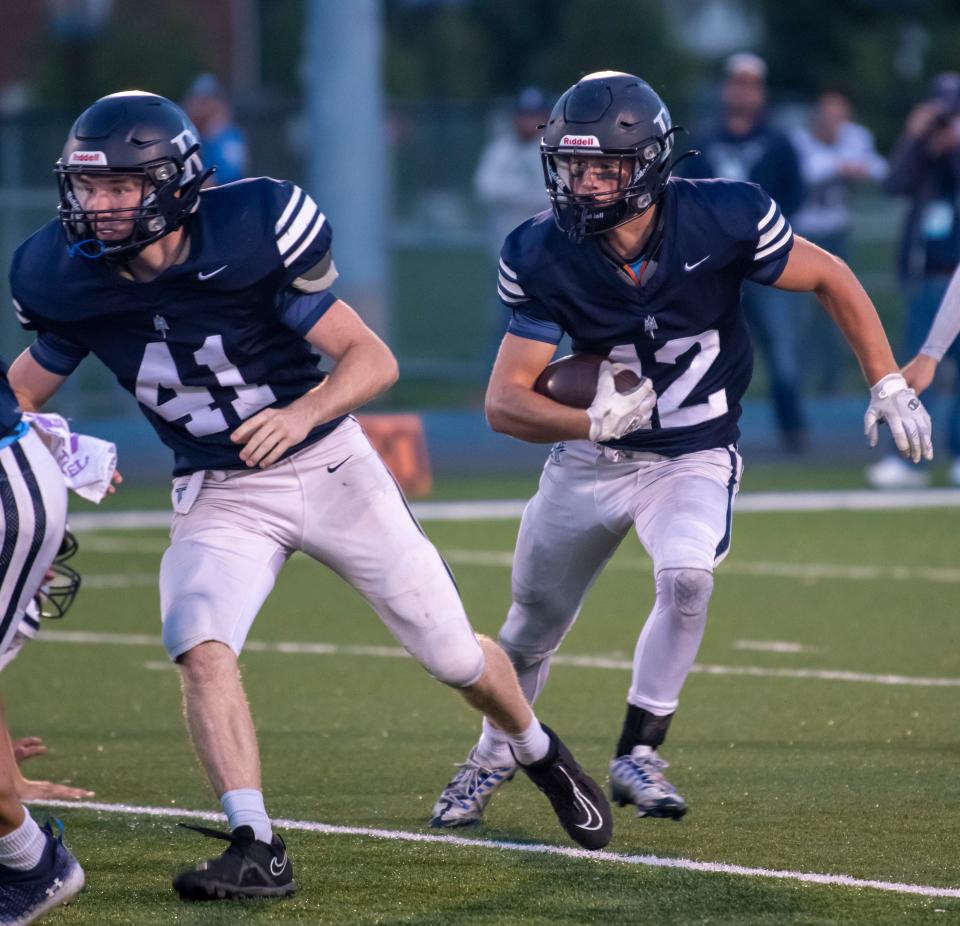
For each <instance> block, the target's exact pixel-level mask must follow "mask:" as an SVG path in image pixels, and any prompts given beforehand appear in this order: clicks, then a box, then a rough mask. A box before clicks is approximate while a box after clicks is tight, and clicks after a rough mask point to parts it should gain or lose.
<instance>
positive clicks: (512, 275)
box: [500, 257, 517, 283]
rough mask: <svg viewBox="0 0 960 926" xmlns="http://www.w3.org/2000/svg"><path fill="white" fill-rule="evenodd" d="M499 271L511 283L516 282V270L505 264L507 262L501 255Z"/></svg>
mask: <svg viewBox="0 0 960 926" xmlns="http://www.w3.org/2000/svg"><path fill="white" fill-rule="evenodd" d="M500 273H502V274H503V276H505V277H506V278H507V279H508V280H510V282H511V283H516V282H517V274H516V272H515V271H514V270H513V269H512V268H511V267H510V265H509V264H507V262H506V261H505V260H504V259H503V258H502V257H501V258H500Z"/></svg>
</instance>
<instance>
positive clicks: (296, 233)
mask: <svg viewBox="0 0 960 926" xmlns="http://www.w3.org/2000/svg"><path fill="white" fill-rule="evenodd" d="M319 211H320V210H319V209H318V208H317V204H316V203H315V202H314V201H313V200H312V199H311V198H310V197H309V196H307V195H306V194H304V197H303V205H302V206H300V208H299V209H298V210H297V212H296V213H295V214H294V218H293V221H292V222H291V223H290V227H289V228H288V229H287V230H286V231H285V232H284V233H283V234H282V235H280V236H279V237H278V238H277V248H278V249H279V251H280V253H281V254H282V255H283V256H284V263H286V262H287V261H286V255H287V254H288V253H289V252H290V251H291V250H292V249H293V247H294V245H295V244H296V243H297V242H298V241H299V240H300V237H301V236H302V235H303V233H304V232H305V231H306V230H307V229H308V228H309V227H310V226H311V224H313V220H314V219H315V218H316V217H317V214H318V213H319Z"/></svg>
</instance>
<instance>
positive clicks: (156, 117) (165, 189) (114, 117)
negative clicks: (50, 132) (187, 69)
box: [55, 90, 213, 260]
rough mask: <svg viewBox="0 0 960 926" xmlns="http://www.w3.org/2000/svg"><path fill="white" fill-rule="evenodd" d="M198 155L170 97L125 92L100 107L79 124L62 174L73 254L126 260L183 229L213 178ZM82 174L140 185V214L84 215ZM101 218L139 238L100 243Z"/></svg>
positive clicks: (193, 135)
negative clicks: (77, 183)
mask: <svg viewBox="0 0 960 926" xmlns="http://www.w3.org/2000/svg"><path fill="white" fill-rule="evenodd" d="M199 151H200V143H199V141H198V135H197V130H196V129H195V128H194V126H193V123H192V122H191V121H190V120H189V119H188V118H187V116H186V114H185V113H184V112H183V110H182V109H180V107H179V106H177V105H176V104H175V103H172V102H170V100H168V99H166V98H165V97H162V96H157V95H155V94H153V93H144V92H143V91H141V90H125V91H123V92H121V93H113V94H111V95H110V96H105V97H103V98H101V99H99V100H97V102H96V103H94V104H93V105H92V106H90V107H89V108H88V109H86V110H85V111H84V112H83V113H81V114H80V117H79V118H78V119H77V121H76V122H75V123H74V124H73V128H71V129H70V134H69V135H68V136H67V142H66V144H65V145H64V147H63V154H62V156H61V157H60V160H59V161H57V165H56V168H55V172H56V174H57V180H58V183H59V186H60V208H59V210H58V212H59V216H60V223H61V225H62V226H63V230H64V232H65V233H66V236H67V240H68V241H69V242H70V245H71V251H72V253H75V254H81V255H82V256H84V257H107V258H120V259H124V260H127V259H129V258H131V257H133V256H135V255H136V254H138V253H139V252H140V251H142V250H143V249H144V248H145V247H146V246H147V245H148V244H152V243H153V242H154V241H157V240H158V239H159V238H162V237H163V236H164V235H167V234H169V233H170V232H172V231H173V230H174V229H176V228H179V227H180V226H181V225H183V223H184V222H185V221H186V219H187V217H188V216H189V215H190V214H191V213H192V212H194V211H196V209H197V206H198V204H199V201H200V200H199V196H200V188H201V186H202V185H203V182H204V181H205V180H206V179H207V177H209V176H210V174H212V173H213V170H212V169H211V170H207V171H204V169H203V163H202V161H201V160H200V154H199ZM81 174H83V175H88V176H98V175H104V174H108V175H109V174H114V175H124V176H134V177H139V178H141V197H140V206H139V208H137V209H132V210H129V209H123V210H119V209H99V210H96V211H92V210H84V209H83V208H82V207H81V205H80V201H79V200H78V198H77V196H76V193H75V192H74V189H73V180H74V178H75V177H77V176H79V175H81ZM96 219H99V220H101V221H103V220H105V219H106V220H110V219H113V220H115V221H118V222H121V221H132V222H133V232H132V233H131V235H130V236H129V237H128V238H126V239H124V240H122V241H104V240H101V239H98V238H97V237H96V236H95V232H94V228H95V225H94V220H96Z"/></svg>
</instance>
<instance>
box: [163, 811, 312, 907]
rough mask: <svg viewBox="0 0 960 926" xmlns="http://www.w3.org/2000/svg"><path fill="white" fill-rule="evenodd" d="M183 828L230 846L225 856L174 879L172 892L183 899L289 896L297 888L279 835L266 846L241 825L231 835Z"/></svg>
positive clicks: (183, 825) (184, 872)
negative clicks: (220, 840) (227, 843)
mask: <svg viewBox="0 0 960 926" xmlns="http://www.w3.org/2000/svg"><path fill="white" fill-rule="evenodd" d="M180 826H182V827H185V828H186V829H188V830H194V831H195V832H197V833H201V834H202V835H204V836H210V837H212V838H213V839H224V840H226V841H227V842H229V843H230V845H229V846H228V848H227V849H226V851H225V852H224V853H223V855H221V856H219V857H218V858H212V859H209V860H208V861H206V862H202V863H201V864H200V865H198V866H197V867H196V868H189V869H187V870H186V871H181V872H180V874H178V875H177V876H176V877H175V878H174V879H173V889H174V890H175V891H176V892H177V893H178V894H179V895H180V897H181V898H182V899H183V900H233V899H235V898H239V897H286V896H288V895H290V894H292V893H293V892H294V891H295V890H296V889H297V885H296V883H295V882H294V880H293V865H291V864H290V859H289V858H287V847H286V846H285V845H284V843H283V840H282V839H281V838H280V837H279V836H278V835H276V834H274V836H273V841H272V842H270V843H269V844H267V843H265V842H260V840H258V839H255V838H254V836H253V829H252V828H251V827H249V826H238V827H237V828H236V829H235V830H234V831H233V832H232V833H222V832H220V830H211V829H208V828H207V827H205V826H189V825H187V824H186V823H181V824H180Z"/></svg>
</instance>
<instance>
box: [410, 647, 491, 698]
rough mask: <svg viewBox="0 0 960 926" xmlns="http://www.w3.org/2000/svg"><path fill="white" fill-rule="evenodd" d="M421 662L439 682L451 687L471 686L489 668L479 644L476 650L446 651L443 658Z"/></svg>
mask: <svg viewBox="0 0 960 926" xmlns="http://www.w3.org/2000/svg"><path fill="white" fill-rule="evenodd" d="M421 664H422V665H423V667H424V668H425V669H426V670H427V671H428V672H429V673H430V674H431V675H432V676H433V677H434V678H435V679H436V680H437V681H438V682H443V684H444V685H449V686H450V687H451V688H471V687H472V686H473V685H476V684H477V682H479V681H480V679H481V678H483V674H484V672H486V669H487V660H486V656H485V655H484V653H483V650H482V649H481V648H480V646H479V645H478V646H477V647H476V649H475V650H473V649H471V650H469V651H465V652H453V653H445V654H443V656H442V658H439V659H436V660H431V662H430V663H427V662H426V661H421Z"/></svg>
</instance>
